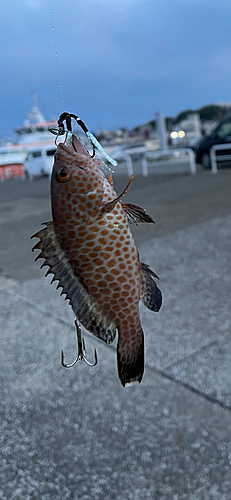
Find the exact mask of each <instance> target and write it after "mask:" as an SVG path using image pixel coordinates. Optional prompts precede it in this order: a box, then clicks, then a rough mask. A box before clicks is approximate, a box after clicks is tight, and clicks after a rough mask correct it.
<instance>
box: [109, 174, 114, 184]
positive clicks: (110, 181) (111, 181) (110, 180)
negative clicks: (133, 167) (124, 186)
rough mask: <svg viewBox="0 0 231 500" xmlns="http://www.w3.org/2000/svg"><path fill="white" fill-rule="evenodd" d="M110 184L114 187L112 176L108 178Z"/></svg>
mask: <svg viewBox="0 0 231 500" xmlns="http://www.w3.org/2000/svg"><path fill="white" fill-rule="evenodd" d="M108 182H109V184H110V185H111V186H112V187H113V179H112V174H110V175H109V177H108Z"/></svg>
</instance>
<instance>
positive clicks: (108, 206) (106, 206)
mask: <svg viewBox="0 0 231 500" xmlns="http://www.w3.org/2000/svg"><path fill="white" fill-rule="evenodd" d="M133 179H134V175H131V177H130V179H129V181H128V183H127V186H126V187H125V189H124V190H123V192H122V193H121V194H120V195H119V196H117V197H116V198H115V199H114V200H112V201H109V202H107V203H102V205H101V207H100V212H101V215H104V214H108V213H109V212H111V211H112V210H113V208H114V207H115V206H116V203H118V201H120V200H121V198H122V197H123V196H124V195H125V194H126V193H127V191H128V189H129V187H130V185H131V183H132V181H133Z"/></svg>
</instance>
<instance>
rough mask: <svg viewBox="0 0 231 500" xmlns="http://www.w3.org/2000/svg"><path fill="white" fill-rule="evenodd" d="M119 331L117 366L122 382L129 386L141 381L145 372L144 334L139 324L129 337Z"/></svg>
mask: <svg viewBox="0 0 231 500" xmlns="http://www.w3.org/2000/svg"><path fill="white" fill-rule="evenodd" d="M121 333H122V332H120V331H119V340H118V345H117V366H118V375H119V378H120V381H121V384H122V385H123V386H124V387H128V386H129V385H131V384H134V383H140V382H141V380H142V377H143V373H144V334H143V330H142V328H141V325H139V327H138V330H137V328H136V329H135V330H134V331H131V332H129V333H130V335H129V337H127V336H126V337H125V336H123V334H121Z"/></svg>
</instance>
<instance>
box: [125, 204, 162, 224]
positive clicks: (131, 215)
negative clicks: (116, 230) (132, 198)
mask: <svg viewBox="0 0 231 500" xmlns="http://www.w3.org/2000/svg"><path fill="white" fill-rule="evenodd" d="M121 204H122V207H123V210H124V212H125V213H126V215H127V219H128V222H129V223H130V224H136V225H138V224H139V222H152V223H153V224H155V221H154V220H153V219H152V218H151V216H150V215H148V213H147V211H146V210H145V208H142V207H139V205H134V204H133V203H124V201H122V202H121Z"/></svg>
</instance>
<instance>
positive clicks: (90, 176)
mask: <svg viewBox="0 0 231 500" xmlns="http://www.w3.org/2000/svg"><path fill="white" fill-rule="evenodd" d="M71 117H72V118H75V119H76V120H77V123H79V124H80V126H81V127H82V128H83V130H84V132H85V133H86V135H87V136H88V138H89V140H90V142H91V143H92V145H93V155H92V156H91V155H90V154H89V152H88V151H87V150H86V149H85V147H84V146H83V144H82V143H81V142H80V140H79V139H78V138H77V137H76V136H75V135H74V134H73V133H72V132H71ZM64 121H66V125H67V132H66V140H65V142H64V143H60V144H59V145H58V147H57V150H56V153H55V158H54V165H53V170H52V176H51V187H50V193H51V206H52V218H53V221H51V222H48V223H46V224H45V227H44V228H43V229H42V230H40V231H39V232H37V233H36V234H35V235H34V237H37V238H39V241H38V243H37V244H36V245H35V246H34V247H33V250H35V249H39V250H41V253H40V254H39V255H38V256H37V258H36V259H39V258H43V259H45V260H44V262H43V264H42V266H41V267H43V266H48V267H49V269H48V271H47V273H46V275H48V274H50V273H52V274H53V275H54V276H53V279H52V282H53V281H55V280H57V281H58V282H59V283H58V287H61V288H62V294H66V298H68V299H69V301H70V305H71V307H72V309H73V311H74V314H75V316H76V318H77V319H78V321H79V322H80V323H81V324H82V325H83V326H84V328H86V329H87V330H88V331H89V332H91V333H92V334H93V335H95V336H97V337H98V338H99V339H101V340H103V341H104V342H106V343H108V344H110V343H111V342H113V341H114V339H115V336H116V332H118V344H117V365H118V374H119V378H120V381H121V383H122V385H123V386H127V385H130V384H131V383H134V382H140V381H141V379H142V376H143V371H144V336H143V330H142V326H141V323H140V315H139V301H140V300H142V301H143V303H144V305H145V306H146V307H148V308H149V309H150V310H152V311H159V309H160V307H161V303H162V295H161V291H160V290H159V288H158V287H157V284H156V282H155V280H154V278H158V276H157V275H156V274H155V273H154V272H153V271H152V270H151V269H150V268H149V266H148V265H147V264H144V263H142V262H140V258H139V253H138V251H137V248H136V245H135V242H134V239H133V236H132V233H131V230H130V226H129V223H135V224H138V223H140V222H147V223H153V222H154V221H153V219H152V218H151V217H150V216H149V215H148V214H147V212H146V210H144V209H143V208H141V207H139V206H137V205H134V204H131V203H125V202H123V201H122V197H123V196H124V194H125V193H126V192H127V190H128V189H129V186H130V184H131V182H132V179H133V176H132V177H131V179H130V180H129V182H128V185H127V186H126V188H125V189H124V191H123V192H122V193H121V194H120V195H119V196H118V195H117V194H116V192H115V190H114V188H113V181H112V175H111V174H110V176H109V178H108V179H107V178H106V177H105V175H104V174H103V172H102V171H101V169H100V168H99V160H98V159H95V158H94V156H95V148H98V149H99V150H100V152H101V153H102V154H103V155H104V156H105V157H106V159H107V160H108V156H107V154H106V153H105V152H104V150H103V148H102V146H101V145H99V143H98V141H97V139H96V138H95V137H94V136H92V134H90V133H89V134H88V129H87V127H86V125H85V124H84V123H83V122H82V120H80V119H79V118H78V117H77V116H76V115H70V114H68V113H62V115H60V118H59V120H58V129H55V130H54V129H52V130H51V132H53V133H56V134H57V135H60V134H63V133H65V127H64ZM99 146H100V147H99ZM77 333H78V329H77ZM78 339H79V337H78ZM80 343H81V342H80ZM80 347H81V349H82V351H81V355H82V354H83V350H84V349H83V348H82V346H80ZM77 359H83V356H82V357H81V356H80V357H79V358H78V357H77V358H76V360H77ZM96 362H97V358H96V359H95V363H96ZM95 363H94V364H95Z"/></svg>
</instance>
